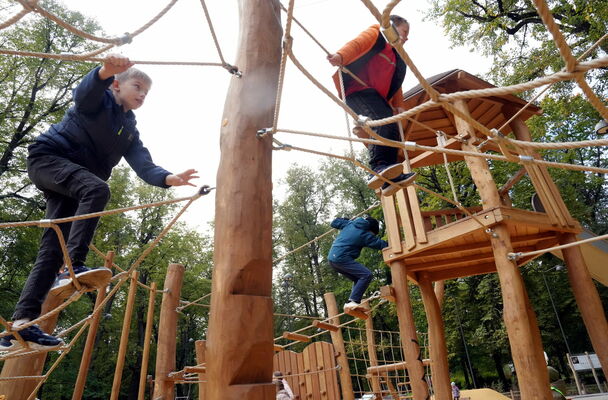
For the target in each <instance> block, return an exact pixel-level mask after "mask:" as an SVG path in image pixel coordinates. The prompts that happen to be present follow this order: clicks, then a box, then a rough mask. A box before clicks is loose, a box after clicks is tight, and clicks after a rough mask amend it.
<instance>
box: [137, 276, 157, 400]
mask: <svg viewBox="0 0 608 400" xmlns="http://www.w3.org/2000/svg"><path fill="white" fill-rule="evenodd" d="M155 302H156V282H152V284H151V285H150V297H149V298H148V313H147V315H146V333H145V334H144V349H143V354H142V356H141V371H140V372H139V390H138V391H137V399H138V400H144V398H145V396H146V381H147V380H148V361H149V359H150V342H151V341H152V325H154V305H155Z"/></svg>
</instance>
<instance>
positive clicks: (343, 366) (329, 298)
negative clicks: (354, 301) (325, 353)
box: [323, 293, 355, 400]
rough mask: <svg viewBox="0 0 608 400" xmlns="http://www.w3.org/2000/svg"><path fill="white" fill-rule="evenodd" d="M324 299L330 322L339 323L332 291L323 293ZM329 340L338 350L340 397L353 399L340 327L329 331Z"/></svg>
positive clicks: (348, 399)
mask: <svg viewBox="0 0 608 400" xmlns="http://www.w3.org/2000/svg"><path fill="white" fill-rule="evenodd" d="M323 298H324V299H325V305H326V306H327V315H328V317H329V318H330V322H331V323H332V324H333V325H337V326H339V325H340V317H339V316H338V314H339V312H338V305H337V303H336V296H334V294H333V293H325V294H324V295H323ZM330 334H331V342H332V343H333V345H334V348H335V349H336V352H338V356H337V357H336V358H337V359H338V365H340V370H339V375H340V387H341V388H342V399H344V400H354V399H355V394H354V391H353V383H352V380H351V377H350V367H349V365H348V359H347V358H346V347H345V346H344V337H343V336H342V329H338V330H337V331H331V333H330Z"/></svg>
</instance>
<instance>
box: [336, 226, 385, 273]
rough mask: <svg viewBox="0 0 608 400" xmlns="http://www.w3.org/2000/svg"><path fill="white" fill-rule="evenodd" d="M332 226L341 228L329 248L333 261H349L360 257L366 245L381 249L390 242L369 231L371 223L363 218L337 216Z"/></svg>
mask: <svg viewBox="0 0 608 400" xmlns="http://www.w3.org/2000/svg"><path fill="white" fill-rule="evenodd" d="M331 226H332V228H336V229H340V233H339V234H338V236H337V237H336V239H335V240H334V243H333V244H332V246H331V249H330V250H329V256H328V259H329V261H331V262H337V263H339V262H347V261H352V260H354V259H356V258H358V257H359V256H360V255H361V250H362V249H363V248H364V247H369V248H372V249H377V250H381V249H383V248H385V247H387V246H388V243H387V242H386V241H384V240H382V239H380V238H379V237H378V236H376V235H374V234H373V233H372V232H370V231H369V228H370V224H369V222H367V221H366V220H365V219H363V218H355V219H354V220H352V221H351V220H349V219H346V218H336V219H334V220H333V221H332V222H331Z"/></svg>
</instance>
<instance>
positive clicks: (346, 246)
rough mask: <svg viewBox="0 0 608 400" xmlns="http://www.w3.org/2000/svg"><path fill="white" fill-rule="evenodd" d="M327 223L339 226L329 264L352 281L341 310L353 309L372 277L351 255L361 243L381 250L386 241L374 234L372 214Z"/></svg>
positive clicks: (376, 229) (375, 222) (358, 251)
mask: <svg viewBox="0 0 608 400" xmlns="http://www.w3.org/2000/svg"><path fill="white" fill-rule="evenodd" d="M331 226H332V228H336V229H340V233H339V234H338V237H336V240H334V243H333V244H332V245H331V249H330V250H329V257H328V259H329V265H330V266H331V267H332V268H333V269H335V270H336V271H338V272H339V273H340V274H342V275H344V276H345V277H347V278H348V279H350V280H351V281H353V282H354V284H353V289H352V291H351V292H350V297H349V298H348V303H346V304H345V305H344V309H345V310H347V309H353V308H356V307H358V306H359V305H360V303H361V299H362V298H363V294H364V293H365V290H366V289H367V287H368V286H369V284H370V282H371V281H372V273H371V271H370V270H369V269H367V268H366V267H365V266H363V265H362V264H360V263H358V262H357V261H355V259H356V258H358V257H359V255H360V254H361V249H363V248H364V247H370V248H372V249H377V250H382V249H383V248H385V247H387V246H388V243H387V242H385V241H384V240H382V239H380V238H379V237H378V236H377V235H378V232H379V231H380V225H379V223H378V220H376V219H375V218H372V217H366V218H355V219H354V220H352V221H351V220H349V219H346V218H336V219H334V220H333V221H332V222H331Z"/></svg>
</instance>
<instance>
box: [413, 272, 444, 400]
mask: <svg viewBox="0 0 608 400" xmlns="http://www.w3.org/2000/svg"><path fill="white" fill-rule="evenodd" d="M418 279H419V286H420V294H421V295H422V303H423V305H424V310H425V312H426V318H427V321H428V335H429V350H430V355H431V360H432V362H431V374H432V376H433V390H434V392H435V399H436V400H452V390H451V388H450V370H449V367H448V348H447V345H446V342H445V327H444V324H443V319H442V318H441V307H440V306H439V302H438V301H437V297H436V296H435V291H434V290H433V284H432V282H431V280H430V278H429V274H428V273H427V272H421V273H419V274H418Z"/></svg>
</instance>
